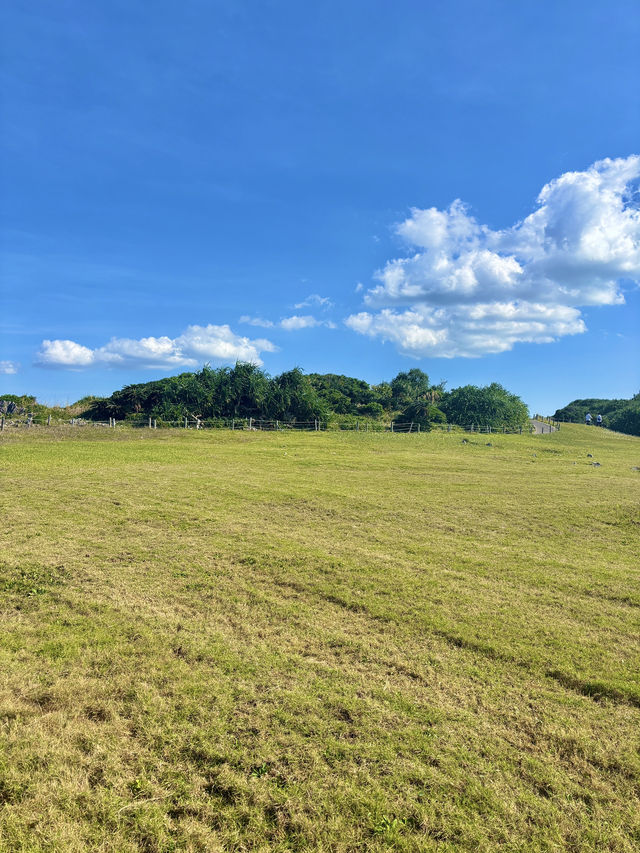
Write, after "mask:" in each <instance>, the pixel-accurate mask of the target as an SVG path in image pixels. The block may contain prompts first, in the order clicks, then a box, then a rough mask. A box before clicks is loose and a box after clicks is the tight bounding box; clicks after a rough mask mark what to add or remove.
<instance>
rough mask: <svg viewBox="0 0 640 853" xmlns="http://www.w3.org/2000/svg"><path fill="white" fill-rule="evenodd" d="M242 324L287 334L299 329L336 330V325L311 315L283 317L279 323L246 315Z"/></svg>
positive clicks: (241, 318) (242, 318)
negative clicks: (280, 330)
mask: <svg viewBox="0 0 640 853" xmlns="http://www.w3.org/2000/svg"><path fill="white" fill-rule="evenodd" d="M240 322H241V323H246V324H248V325H249V326H261V327H262V328H264V329H284V331H285V332H293V331H297V330H298V329H313V328H315V327H316V326H324V327H325V328H326V329H335V328H336V324H335V323H333V322H332V321H331V320H319V319H318V318H317V317H313V316H312V315H311V314H302V315H299V314H294V315H293V316H292V317H282V319H280V320H278V322H277V323H274V322H273V321H272V320H265V319H264V318H262V317H249V316H247V315H246V314H245V315H244V316H242V317H240Z"/></svg>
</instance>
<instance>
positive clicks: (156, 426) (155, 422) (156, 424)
mask: <svg viewBox="0 0 640 853" xmlns="http://www.w3.org/2000/svg"><path fill="white" fill-rule="evenodd" d="M153 428H154V429H158V422H157V421H156V419H155V418H154V419H153Z"/></svg>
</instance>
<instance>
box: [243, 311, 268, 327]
mask: <svg viewBox="0 0 640 853" xmlns="http://www.w3.org/2000/svg"><path fill="white" fill-rule="evenodd" d="M239 322H240V323H246V324H247V325H249V326H261V327H262V328H263V329H272V328H273V327H274V326H275V323H273V322H272V321H271V320H265V319H263V318H262V317H249V315H248V314H243V315H242V317H240V320H239Z"/></svg>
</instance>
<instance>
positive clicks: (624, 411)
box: [553, 393, 640, 435]
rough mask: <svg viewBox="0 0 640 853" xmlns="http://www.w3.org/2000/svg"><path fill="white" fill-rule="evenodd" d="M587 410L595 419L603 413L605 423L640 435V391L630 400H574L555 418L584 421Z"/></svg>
mask: <svg viewBox="0 0 640 853" xmlns="http://www.w3.org/2000/svg"><path fill="white" fill-rule="evenodd" d="M587 412H590V414H591V415H592V417H593V418H594V419H595V417H596V415H602V421H603V425H604V426H605V427H608V428H609V429H613V430H616V432H624V433H627V435H640V393H638V394H634V396H633V397H631V399H630V400H605V399H599V398H597V397H590V398H586V399H584V400H572V402H571V403H568V404H567V405H566V406H564V407H563V408H562V409H557V410H556V412H555V414H554V416H553V417H554V418H556V420H559V421H570V422H572V423H584V419H585V417H586V414H587Z"/></svg>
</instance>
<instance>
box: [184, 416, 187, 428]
mask: <svg viewBox="0 0 640 853" xmlns="http://www.w3.org/2000/svg"><path fill="white" fill-rule="evenodd" d="M184 428H185V429H186V428H187V419H186V418H185V419H184Z"/></svg>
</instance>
